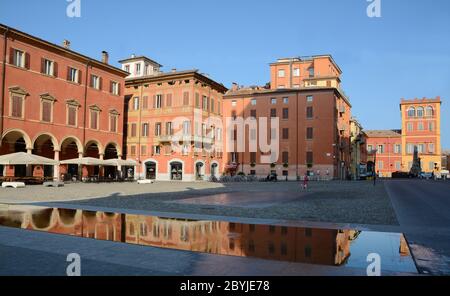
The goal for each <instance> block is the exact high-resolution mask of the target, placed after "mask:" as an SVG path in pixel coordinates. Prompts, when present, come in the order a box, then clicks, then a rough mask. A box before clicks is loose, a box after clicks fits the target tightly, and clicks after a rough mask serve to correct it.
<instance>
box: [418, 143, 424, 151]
mask: <svg viewBox="0 0 450 296" xmlns="http://www.w3.org/2000/svg"><path fill="white" fill-rule="evenodd" d="M417 152H419V153H425V145H424V144H419V145H417Z"/></svg>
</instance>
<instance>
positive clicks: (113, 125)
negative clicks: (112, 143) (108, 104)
mask: <svg viewBox="0 0 450 296" xmlns="http://www.w3.org/2000/svg"><path fill="white" fill-rule="evenodd" d="M109 131H110V132H112V133H117V115H116V114H110V115H109Z"/></svg>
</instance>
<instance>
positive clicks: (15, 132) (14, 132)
mask: <svg viewBox="0 0 450 296" xmlns="http://www.w3.org/2000/svg"><path fill="white" fill-rule="evenodd" d="M9 137H10V138H11V140H12V141H13V142H15V141H17V140H18V139H20V138H23V140H24V141H25V146H26V149H27V150H32V149H33V142H32V141H31V138H30V136H29V135H28V134H27V133H26V132H25V131H24V130H21V129H15V128H13V129H9V130H6V131H5V132H4V133H3V135H2V142H1V143H2V146H3V141H4V140H5V139H7V140H8V138H9Z"/></svg>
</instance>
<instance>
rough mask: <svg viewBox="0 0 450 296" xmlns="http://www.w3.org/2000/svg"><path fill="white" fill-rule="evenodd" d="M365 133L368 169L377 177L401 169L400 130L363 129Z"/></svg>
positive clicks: (387, 175) (386, 175)
mask: <svg viewBox="0 0 450 296" xmlns="http://www.w3.org/2000/svg"><path fill="white" fill-rule="evenodd" d="M365 133H366V135H367V153H368V171H369V172H372V173H373V172H374V171H375V172H376V173H377V174H378V176H379V177H387V178H390V177H392V173H394V172H400V171H403V167H402V133H401V131H400V130H372V131H365Z"/></svg>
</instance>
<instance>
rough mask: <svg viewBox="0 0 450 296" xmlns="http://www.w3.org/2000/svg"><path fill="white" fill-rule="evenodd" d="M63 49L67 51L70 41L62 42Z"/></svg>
mask: <svg viewBox="0 0 450 296" xmlns="http://www.w3.org/2000/svg"><path fill="white" fill-rule="evenodd" d="M63 47H64V48H67V49H70V41H69V40H67V39H64V41H63Z"/></svg>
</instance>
